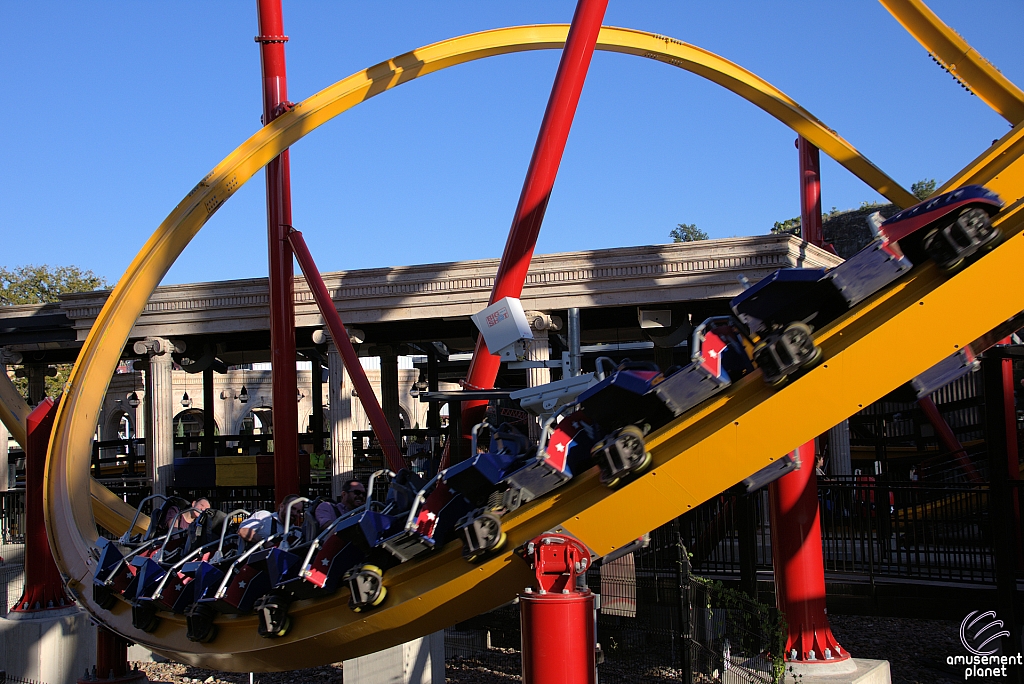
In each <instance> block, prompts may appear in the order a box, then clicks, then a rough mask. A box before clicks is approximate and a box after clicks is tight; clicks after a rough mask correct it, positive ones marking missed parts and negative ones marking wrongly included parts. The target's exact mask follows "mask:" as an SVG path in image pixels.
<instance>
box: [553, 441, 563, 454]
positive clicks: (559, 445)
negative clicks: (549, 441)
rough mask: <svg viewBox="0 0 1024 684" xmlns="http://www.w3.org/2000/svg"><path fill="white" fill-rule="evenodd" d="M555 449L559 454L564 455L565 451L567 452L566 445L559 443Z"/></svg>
mask: <svg viewBox="0 0 1024 684" xmlns="http://www.w3.org/2000/svg"><path fill="white" fill-rule="evenodd" d="M555 449H557V450H558V453H562V452H563V451H565V445H564V444H562V443H561V442H559V443H558V444H556V445H555Z"/></svg>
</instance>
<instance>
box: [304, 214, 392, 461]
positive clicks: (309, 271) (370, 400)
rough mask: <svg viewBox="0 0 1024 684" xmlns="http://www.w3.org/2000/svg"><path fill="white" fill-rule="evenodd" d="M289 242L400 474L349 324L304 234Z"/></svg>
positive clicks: (378, 438)
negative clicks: (318, 267) (311, 252)
mask: <svg viewBox="0 0 1024 684" xmlns="http://www.w3.org/2000/svg"><path fill="white" fill-rule="evenodd" d="M288 242H289V244H290V245H291V248H292V251H293V252H294V253H295V258H296V259H297V260H298V262H299V268H301V269H302V274H303V275H304V276H305V277H306V282H307V283H308V284H309V289H310V291H311V292H312V293H313V299H314V300H315V301H316V306H317V308H318V309H320V315H321V316H323V317H324V321H325V322H326V323H327V329H328V330H329V331H330V333H331V338H332V339H333V340H334V346H336V347H337V348H338V353H340V354H341V358H342V360H343V361H344V362H345V368H346V369H348V375H349V377H350V378H352V385H353V387H355V390H356V393H357V394H358V395H359V401H360V403H362V405H363V410H364V411H366V415H367V417H368V418H369V419H370V425H371V426H372V427H373V431H374V433H376V435H377V440H378V441H379V442H380V446H381V448H382V449H383V450H384V455H385V457H387V459H388V467H389V468H391V469H392V470H393V471H395V472H396V473H397V472H398V471H399V470H400V469H401V468H403V467H405V462H404V461H403V460H402V452H401V451H400V450H399V448H398V443H397V442H396V441H395V435H394V433H393V432H392V431H391V426H390V425H389V424H388V419H387V418H386V417H385V416H384V411H383V410H381V407H380V404H379V403H378V402H377V395H376V394H374V392H373V388H372V387H371V386H370V381H369V380H367V379H366V371H364V370H363V365H362V364H361V363H359V357H358V356H356V350H355V348H354V347H353V346H352V340H350V339H349V336H348V331H347V330H345V324H344V323H343V322H342V320H341V315H340V314H339V313H338V310H337V309H336V308H334V300H332V299H331V295H330V293H329V292H328V291H327V286H326V285H325V284H324V280H323V278H321V277H320V271H319V270H317V267H316V263H314V262H313V255H311V254H310V253H309V248H308V247H306V241H305V240H304V239H303V238H302V233H300V232H299V231H297V230H294V229H292V230H291V231H290V232H289V233H288Z"/></svg>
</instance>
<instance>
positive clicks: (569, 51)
mask: <svg viewBox="0 0 1024 684" xmlns="http://www.w3.org/2000/svg"><path fill="white" fill-rule="evenodd" d="M607 7H608V0H579V3H578V4H577V5H576V12H575V14H574V15H573V18H572V24H571V25H570V26H569V35H568V37H567V38H566V41H565V49H564V50H563V51H562V59H561V61H560V62H559V63H558V72H557V73H556V74H555V82H554V85H553V86H552V87H551V95H550V96H549V98H548V105H547V109H546V110H545V111H544V119H543V120H542V122H541V125H540V132H539V133H538V134H537V144H536V145H535V147H534V149H533V157H532V158H531V159H530V166H529V169H528V170H527V172H526V180H525V181H524V182H523V191H522V193H521V194H520V196H519V205H518V206H517V207H516V212H515V216H514V217H513V219H512V227H511V228H510V229H509V234H508V241H507V242H506V243H505V252H504V253H503V254H502V256H501V262H500V263H499V265H498V273H497V275H496V276H495V279H494V288H493V289H492V290H491V298H490V300H489V303H491V304H493V303H494V302H496V301H498V300H499V299H501V298H503V297H519V296H520V295H521V294H522V293H523V284H524V283H525V282H526V272H527V270H528V269H529V268H530V259H531V258H532V257H533V250H534V247H535V246H536V244H537V235H538V234H539V233H540V227H541V223H543V221H544V212H545V210H546V209H547V206H548V199H549V198H550V197H551V189H552V187H553V186H554V184H555V177H556V176H557V175H558V166H559V164H560V163H561V161H562V153H563V152H564V151H565V143H566V140H567V139H568V138H569V130H570V129H571V128H572V120H573V117H574V116H575V114H576V105H577V104H578V103H579V100H580V93H581V92H582V91H583V83H584V81H585V80H586V78H587V70H588V69H589V68H590V60H591V58H592V57H593V55H594V47H595V46H596V45H597V35H598V33H599V32H600V30H601V22H602V21H603V20H604V13H605V10H606V9H607ZM498 366H499V363H498V357H496V356H491V354H490V352H488V350H487V345H486V344H484V341H483V337H482V336H481V337H480V338H479V340H478V342H477V345H476V350H475V351H474V352H473V360H472V361H470V365H469V373H468V375H467V378H466V386H467V387H469V388H471V389H475V388H491V387H493V386H494V379H495V378H496V377H497V375H498ZM483 408H484V407H483V405H482V403H481V402H465V403H464V404H463V408H462V425H463V427H464V430H471V429H472V428H473V426H474V425H475V424H476V423H478V422H480V418H481V417H482V412H483ZM464 437H467V438H468V435H464ZM444 460H445V462H446V461H447V454H446V455H445V459H444ZM443 465H444V463H443V464H442V467H443Z"/></svg>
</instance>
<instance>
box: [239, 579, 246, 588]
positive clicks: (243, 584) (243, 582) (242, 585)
mask: <svg viewBox="0 0 1024 684" xmlns="http://www.w3.org/2000/svg"><path fill="white" fill-rule="evenodd" d="M238 588H239V589H245V580H242V581H241V582H239V583H238Z"/></svg>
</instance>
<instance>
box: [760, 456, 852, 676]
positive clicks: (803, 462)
mask: <svg viewBox="0 0 1024 684" xmlns="http://www.w3.org/2000/svg"><path fill="white" fill-rule="evenodd" d="M796 456H797V457H798V458H799V460H800V469H799V470H795V471H793V472H791V473H790V474H788V475H786V476H784V477H782V478H780V479H779V480H776V481H775V482H774V483H772V486H771V489H770V493H771V526H772V564H773V565H774V566H775V595H776V603H777V604H778V608H779V610H780V611H781V612H782V613H783V614H784V615H785V616H786V623H787V624H788V625H789V637H788V639H787V640H786V660H789V661H800V662H810V661H812V660H813V661H816V662H821V663H830V662H837V661H841V660H846V659H848V658H849V657H850V654H849V653H847V652H846V649H843V648H840V646H839V644H838V643H837V642H836V639H835V637H834V636H833V635H832V629H831V628H830V627H829V624H828V618H827V617H826V615H825V570H824V561H823V558H822V552H821V519H820V518H819V516H818V487H817V478H815V475H814V442H813V441H811V442H808V443H807V444H804V445H803V446H801V447H799V448H798V449H797V452H796ZM794 649H795V650H796V656H795V657H793V650H794ZM825 649H828V652H826V650H825ZM812 651H813V654H812ZM829 656H831V659H829Z"/></svg>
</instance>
